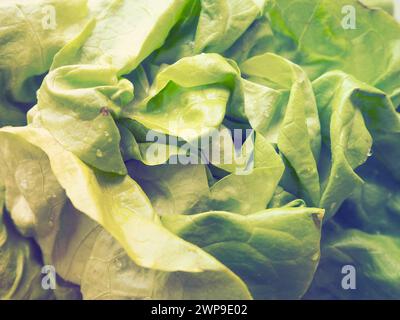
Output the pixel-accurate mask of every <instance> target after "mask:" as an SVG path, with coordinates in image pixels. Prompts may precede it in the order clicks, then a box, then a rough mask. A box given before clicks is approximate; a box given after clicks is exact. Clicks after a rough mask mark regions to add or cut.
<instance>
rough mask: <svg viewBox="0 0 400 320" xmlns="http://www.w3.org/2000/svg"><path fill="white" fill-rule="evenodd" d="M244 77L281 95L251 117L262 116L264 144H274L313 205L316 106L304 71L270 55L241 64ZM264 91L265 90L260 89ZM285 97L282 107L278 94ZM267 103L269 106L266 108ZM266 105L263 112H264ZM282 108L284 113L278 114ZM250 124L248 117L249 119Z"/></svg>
mask: <svg viewBox="0 0 400 320" xmlns="http://www.w3.org/2000/svg"><path fill="white" fill-rule="evenodd" d="M241 69H242V71H243V73H244V74H245V75H247V76H248V77H250V79H252V78H253V77H254V78H255V79H254V80H256V81H257V78H258V79H259V80H258V81H259V82H261V83H262V84H265V83H266V84H268V85H269V86H272V87H273V88H275V89H277V90H279V91H280V92H281V93H278V92H276V93H274V95H275V97H272V99H270V100H267V99H265V97H264V96H263V98H264V99H265V101H266V102H264V105H263V106H264V108H262V109H261V108H260V109H259V110H257V111H258V112H257V113H254V114H253V115H252V117H254V118H256V119H257V118H258V119H259V118H260V116H259V114H261V117H264V120H263V123H262V126H260V125H258V126H257V127H258V132H260V133H261V134H262V135H263V136H264V137H265V138H266V139H267V141H269V142H271V143H277V146H278V148H279V151H280V152H281V153H282V154H283V155H284V156H285V158H286V159H287V160H288V162H289V163H290V165H291V167H292V168H293V170H294V172H295V174H296V178H297V179H298V180H299V183H300V185H301V188H302V190H303V192H302V193H303V194H302V196H304V197H305V199H306V200H307V201H309V202H310V203H311V204H313V205H317V204H318V202H319V199H320V186H319V175H318V171H317V161H318V158H319V152H320V144H321V141H320V124H319V117H318V111H317V105H316V101H315V97H314V93H313V90H312V86H311V83H310V81H309V80H308V78H307V76H306V74H305V73H304V71H303V70H302V69H301V68H299V67H298V66H297V65H295V64H293V63H291V62H290V61H288V60H286V59H284V58H281V57H279V56H277V55H274V54H269V53H267V54H264V55H261V56H256V57H253V58H250V59H249V60H247V61H245V62H244V63H243V64H242V65H241ZM264 90H266V89H264ZM283 94H286V95H288V98H287V100H286V101H285V102H286V103H284V105H283V106H282V104H281V103H280V102H279V99H280V98H279V96H278V95H283ZM268 101H271V102H270V103H271V105H268V104H267V103H268ZM265 106H267V109H265ZM282 109H283V110H284V111H282ZM249 120H250V123H251V118H250V117H249Z"/></svg>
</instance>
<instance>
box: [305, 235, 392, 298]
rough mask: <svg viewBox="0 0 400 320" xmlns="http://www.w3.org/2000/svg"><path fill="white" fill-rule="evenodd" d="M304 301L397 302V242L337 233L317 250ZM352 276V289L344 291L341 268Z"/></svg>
mask: <svg viewBox="0 0 400 320" xmlns="http://www.w3.org/2000/svg"><path fill="white" fill-rule="evenodd" d="M321 257H322V258H321V262H320V265H319V267H318V270H317V273H316V276H315V280H314V282H313V285H312V287H311V289H310V291H309V292H308V293H307V295H306V298H308V299H346V300H348V299H399V297H400V289H399V285H398V284H399V281H400V279H399V275H400V270H399V265H400V264H399V257H400V239H399V238H398V237H390V236H386V235H379V234H367V233H364V232H362V231H359V230H355V229H348V230H343V231H338V232H337V233H335V235H334V236H332V237H331V238H329V240H327V241H326V242H325V243H324V244H323V245H322V248H321ZM346 265H351V266H353V267H354V268H355V272H356V289H355V290H344V289H343V288H342V285H341V284H342V280H343V277H344V276H345V275H346V273H345V274H343V273H342V272H341V271H342V268H343V267H344V266H346Z"/></svg>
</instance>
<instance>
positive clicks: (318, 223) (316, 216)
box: [311, 213, 321, 229]
mask: <svg viewBox="0 0 400 320" xmlns="http://www.w3.org/2000/svg"><path fill="white" fill-rule="evenodd" d="M311 216H312V219H313V221H314V224H315V226H316V227H317V228H318V229H320V228H321V215H319V214H318V213H313V214H312V215H311Z"/></svg>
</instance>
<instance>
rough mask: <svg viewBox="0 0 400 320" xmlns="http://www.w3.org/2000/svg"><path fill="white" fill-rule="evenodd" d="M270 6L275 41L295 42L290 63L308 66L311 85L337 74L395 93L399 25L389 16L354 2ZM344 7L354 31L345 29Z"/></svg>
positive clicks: (308, 0) (306, 0)
mask: <svg viewBox="0 0 400 320" xmlns="http://www.w3.org/2000/svg"><path fill="white" fill-rule="evenodd" d="M273 3H274V5H273V6H272V7H271V9H270V10H269V11H268V17H269V19H270V22H271V27H272V29H273V31H274V35H275V37H276V38H277V39H282V41H283V40H285V41H294V42H295V44H296V48H295V50H296V54H295V55H294V56H295V60H294V62H296V63H298V64H300V65H304V66H306V67H307V70H308V72H309V74H310V77H311V79H312V80H314V79H315V78H317V77H318V76H320V75H321V74H322V73H324V72H326V71H329V70H336V69H338V70H342V71H344V72H346V73H348V74H351V75H353V76H354V77H356V78H357V79H359V80H360V81H363V82H366V83H368V84H371V85H373V86H376V87H377V88H379V89H381V90H384V91H385V92H387V93H388V94H389V95H391V94H392V93H393V92H394V90H396V89H398V87H399V84H398V81H397V79H398V78H399V75H400V63H399V61H400V60H399V59H400V55H399V54H398V52H399V45H400V43H399V33H400V25H399V24H398V23H397V22H396V21H395V20H394V19H393V17H391V16H390V15H389V14H387V13H386V12H384V11H383V10H380V9H370V8H368V7H366V6H365V5H363V4H362V3H361V2H360V1H356V0H351V1H348V0H338V1H330V0H322V1H320V0H300V1H296V3H294V4H292V3H291V2H288V1H286V0H274V1H273ZM345 6H352V7H353V8H354V10H355V14H356V20H355V24H356V25H355V28H354V29H353V28H351V29H349V28H344V27H343V24H346V21H347V20H346V19H347V18H346V17H347V16H349V11H344V13H343V12H342V10H343V9H342V8H344V7H345ZM346 8H347V7H346ZM343 20H345V21H343ZM278 53H279V52H278ZM372 61H373V63H371V62H372Z"/></svg>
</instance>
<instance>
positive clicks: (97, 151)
mask: <svg viewBox="0 0 400 320" xmlns="http://www.w3.org/2000/svg"><path fill="white" fill-rule="evenodd" d="M96 157H98V158H101V157H103V152H102V151H101V150H100V149H97V150H96Z"/></svg>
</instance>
